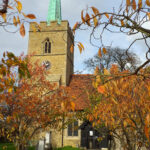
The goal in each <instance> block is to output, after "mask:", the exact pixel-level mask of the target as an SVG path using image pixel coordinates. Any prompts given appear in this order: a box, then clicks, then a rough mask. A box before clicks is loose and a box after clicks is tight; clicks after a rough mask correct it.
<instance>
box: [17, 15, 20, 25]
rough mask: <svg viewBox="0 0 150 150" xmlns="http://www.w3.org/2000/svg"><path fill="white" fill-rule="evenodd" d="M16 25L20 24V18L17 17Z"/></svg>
mask: <svg viewBox="0 0 150 150" xmlns="http://www.w3.org/2000/svg"><path fill="white" fill-rule="evenodd" d="M17 23H18V24H20V18H19V16H17Z"/></svg>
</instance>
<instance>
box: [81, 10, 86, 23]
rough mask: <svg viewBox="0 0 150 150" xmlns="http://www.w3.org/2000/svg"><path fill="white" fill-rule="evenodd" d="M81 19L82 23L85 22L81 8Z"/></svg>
mask: <svg viewBox="0 0 150 150" xmlns="http://www.w3.org/2000/svg"><path fill="white" fill-rule="evenodd" d="M81 20H82V22H83V23H84V22H85V19H84V17H83V10H82V11H81Z"/></svg>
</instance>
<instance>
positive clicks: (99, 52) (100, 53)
mask: <svg viewBox="0 0 150 150" xmlns="http://www.w3.org/2000/svg"><path fill="white" fill-rule="evenodd" d="M98 56H99V57H100V58H101V57H102V50H101V48H99V50H98Z"/></svg>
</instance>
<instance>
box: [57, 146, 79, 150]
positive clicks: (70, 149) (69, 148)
mask: <svg viewBox="0 0 150 150" xmlns="http://www.w3.org/2000/svg"><path fill="white" fill-rule="evenodd" d="M56 150H80V148H77V147H72V146H65V147H61V148H57V149H56Z"/></svg>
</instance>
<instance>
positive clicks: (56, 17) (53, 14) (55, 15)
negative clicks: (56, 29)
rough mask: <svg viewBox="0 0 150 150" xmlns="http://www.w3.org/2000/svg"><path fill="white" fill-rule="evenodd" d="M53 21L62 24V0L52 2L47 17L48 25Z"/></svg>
mask: <svg viewBox="0 0 150 150" xmlns="http://www.w3.org/2000/svg"><path fill="white" fill-rule="evenodd" d="M51 21H58V24H60V23H61V0H50V3H49V8H48V16H47V24H48V25H50V22H51Z"/></svg>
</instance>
